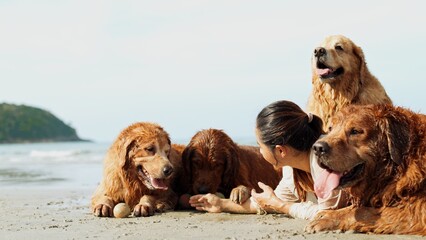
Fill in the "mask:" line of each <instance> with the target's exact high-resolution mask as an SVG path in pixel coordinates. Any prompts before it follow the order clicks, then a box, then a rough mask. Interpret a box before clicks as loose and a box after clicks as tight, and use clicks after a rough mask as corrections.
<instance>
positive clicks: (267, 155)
mask: <svg viewBox="0 0 426 240" xmlns="http://www.w3.org/2000/svg"><path fill="white" fill-rule="evenodd" d="M259 135H260V134H259V131H258V130H257V129H256V141H257V144H259V147H260V153H261V154H262V156H263V158H264V159H265V160H266V161H267V162H268V163H270V164H272V165H273V166H277V164H278V161H277V159H276V158H275V156H274V154H273V153H272V150H271V148H269V147H268V146H266V145H265V144H264V143H263V142H262V141H261V140H260V136H259Z"/></svg>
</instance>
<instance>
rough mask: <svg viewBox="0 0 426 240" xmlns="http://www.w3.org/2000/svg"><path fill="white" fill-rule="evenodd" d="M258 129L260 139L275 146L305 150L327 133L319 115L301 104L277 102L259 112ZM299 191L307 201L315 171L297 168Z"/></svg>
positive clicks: (296, 176) (295, 175)
mask: <svg viewBox="0 0 426 240" xmlns="http://www.w3.org/2000/svg"><path fill="white" fill-rule="evenodd" d="M256 128H257V131H258V133H259V139H260V140H261V141H262V142H263V143H264V144H265V145H267V146H269V147H270V148H271V150H273V149H274V147H275V146H276V145H287V146H290V147H292V148H294V149H296V150H298V151H301V152H308V151H310V149H311V148H312V145H313V144H314V143H315V141H316V140H317V139H318V138H319V137H320V136H321V134H323V130H322V121H321V119H320V118H319V117H318V116H315V115H311V116H310V115H309V114H306V113H305V112H304V111H303V110H302V109H301V108H300V107H299V106H298V105H297V104H295V103H293V102H290V101H285V100H282V101H277V102H274V103H271V104H269V105H268V106H266V107H265V108H264V109H262V111H261V112H260V113H259V114H258V115H257V119H256ZM293 176H294V183H295V186H296V190H297V193H298V195H299V197H300V199H302V200H303V201H305V200H306V191H313V180H312V176H311V174H309V173H307V172H305V171H302V170H299V169H295V168H293Z"/></svg>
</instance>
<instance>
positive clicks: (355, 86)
mask: <svg viewBox="0 0 426 240" xmlns="http://www.w3.org/2000/svg"><path fill="white" fill-rule="evenodd" d="M351 104H357V105H366V104H392V102H391V100H390V98H389V97H388V95H387V94H386V91H385V89H384V88H383V86H382V84H380V82H379V81H378V80H377V78H376V77H374V76H373V75H372V74H371V73H370V71H369V70H368V68H367V63H366V62H365V57H364V53H363V51H362V50H361V48H360V47H358V46H357V45H355V44H354V43H353V42H352V41H351V40H350V39H348V38H346V37H344V36H341V35H336V36H328V37H326V38H325V39H324V41H323V42H322V43H321V44H320V46H319V47H317V48H315V50H314V53H313V55H312V92H311V94H310V96H309V101H308V106H307V110H308V111H309V112H311V113H313V114H315V115H317V116H319V117H320V118H321V119H322V120H323V122H324V128H325V129H324V130H327V129H326V128H327V126H328V124H329V121H330V118H331V117H332V116H333V115H334V113H336V112H337V111H339V110H340V109H342V108H343V107H344V106H347V105H351Z"/></svg>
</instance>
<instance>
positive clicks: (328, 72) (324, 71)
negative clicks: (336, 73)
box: [317, 68, 333, 76]
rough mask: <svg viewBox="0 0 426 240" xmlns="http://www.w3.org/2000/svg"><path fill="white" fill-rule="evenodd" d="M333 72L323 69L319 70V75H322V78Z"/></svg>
mask: <svg viewBox="0 0 426 240" xmlns="http://www.w3.org/2000/svg"><path fill="white" fill-rule="evenodd" d="M332 72H333V70H332V69H330V68H322V69H320V68H317V74H318V75H320V76H324V75H328V74H330V73H332Z"/></svg>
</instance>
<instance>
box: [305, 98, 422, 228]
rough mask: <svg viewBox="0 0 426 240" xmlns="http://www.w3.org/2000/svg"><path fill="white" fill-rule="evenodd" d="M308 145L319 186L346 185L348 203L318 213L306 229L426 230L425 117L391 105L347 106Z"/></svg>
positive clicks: (332, 187) (321, 187)
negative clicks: (318, 174) (318, 169)
mask: <svg viewBox="0 0 426 240" xmlns="http://www.w3.org/2000/svg"><path fill="white" fill-rule="evenodd" d="M313 149H314V151H315V154H316V155H317V156H318V161H319V164H320V166H322V167H323V168H325V169H326V171H324V173H325V174H324V176H325V177H324V178H323V179H327V181H324V185H328V186H319V188H320V189H328V190H332V189H334V188H335V187H338V188H346V189H347V190H348V191H349V193H350V194H351V197H352V205H351V206H349V207H346V208H343V209H339V210H333V211H323V212H320V213H319V214H318V215H317V216H316V218H315V219H314V220H313V221H312V222H311V223H310V225H309V226H308V228H307V230H308V231H311V232H316V231H321V230H336V229H340V230H344V231H346V230H354V231H358V232H372V233H384V234H390V233H394V234H419V235H426V211H425V209H426V116H425V115H422V114H416V113H414V112H412V111H410V110H408V109H404V108H401V107H392V106H391V105H367V106H355V105H353V106H349V107H347V108H345V109H343V110H342V112H341V113H338V114H337V115H336V116H335V117H333V119H332V122H331V131H330V132H329V133H328V134H327V135H326V136H324V137H323V138H321V139H320V140H318V141H317V142H316V143H315V144H314V146H313Z"/></svg>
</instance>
